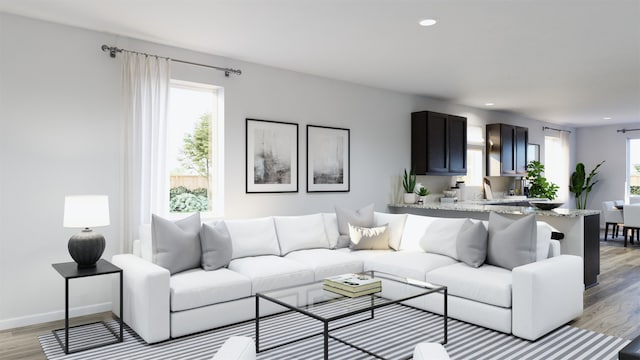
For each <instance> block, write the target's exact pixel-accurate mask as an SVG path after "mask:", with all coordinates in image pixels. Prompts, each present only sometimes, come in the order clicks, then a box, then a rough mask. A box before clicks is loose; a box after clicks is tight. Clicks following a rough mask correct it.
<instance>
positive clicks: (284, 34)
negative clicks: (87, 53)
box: [0, 0, 640, 127]
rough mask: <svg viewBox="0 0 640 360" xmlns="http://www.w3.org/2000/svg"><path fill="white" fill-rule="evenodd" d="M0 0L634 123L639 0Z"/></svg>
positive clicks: (108, 28)
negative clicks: (428, 23)
mask: <svg viewBox="0 0 640 360" xmlns="http://www.w3.org/2000/svg"><path fill="white" fill-rule="evenodd" d="M0 11H4V12H7V13H13V14H18V15H24V16H28V17H33V18H38V19H44V20H49V21H53V22H58V23H63V24H69V25H74V26H78V27H82V28H87V29H93V30H98V31H104V32H108V33H113V34H118V35H123V36H128V37H133V38H138V39H143V40H148V41H153V42H157V43H162V44H167V45H172V46H177V47H182V48H187V49H192V50H196V51H201V52H206V53H211V54H215V55H221V56H227V57H230V58H234V59H239V60H244V61H250V62H255V63H260V64H265V65H270V66H275V67H279V68H284V69H290V70H294V71H299V72H303V73H309V74H315V75H319V76H323V77H328V78H333V79H340V80H345V81H349V82H354V83H358V84H364V85H369V86H374V87H379V88H384V89H390V90H394V91H399V92H403V93H410V94H418V95H425V96H430V97H435V98H440V99H446V100H449V101H452V102H455V103H459V104H463V105H469V106H473V107H478V108H490V109H495V110H506V111H513V112H517V113H520V114H524V115H525V116H529V117H531V118H534V119H539V120H542V121H548V122H552V123H556V124H560V125H565V126H578V127H580V126H593V125H603V124H609V123H611V124H622V123H630V122H640V1H638V0H536V1H533V0H186V1H176V0H153V1H152V0H108V1H107V0H20V1H18V0H0ZM424 18H435V19H437V20H438V23H437V24H436V25H435V26H432V27H421V26H419V25H418V21H419V20H421V19H424ZM132 50H135V49H132ZM243 76H245V75H243ZM487 102H492V103H495V105H494V106H491V107H488V106H486V105H485V103H487ZM605 117H610V118H611V119H604V118H605Z"/></svg>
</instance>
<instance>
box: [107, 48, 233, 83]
mask: <svg viewBox="0 0 640 360" xmlns="http://www.w3.org/2000/svg"><path fill="white" fill-rule="evenodd" d="M102 51H104V52H109V56H111V57H112V58H115V57H116V54H117V53H121V52H123V51H125V52H129V53H133V54H140V55H145V56H154V57H157V58H161V59H169V60H171V61H175V62H179V63H183V64H189V65H195V66H202V67H206V68H209V69H214V70H218V71H224V76H226V77H229V74H231V73H233V74H236V75H241V74H242V70H239V69H232V68H223V67H219V66H213V65H206V64H199V63H194V62H191V61H185V60H179V59H173V58H169V57H165V56H159V55H153V54H147V53H143V52H138V51H133V50H127V49H120V48H117V47H115V46H108V45H102Z"/></svg>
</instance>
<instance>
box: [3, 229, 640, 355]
mask: <svg viewBox="0 0 640 360" xmlns="http://www.w3.org/2000/svg"><path fill="white" fill-rule="evenodd" d="M600 244H601V246H600V276H599V277H598V280H599V285H597V286H595V287H593V288H591V289H588V290H587V291H586V292H585V295H584V306H585V309H584V314H583V315H582V316H581V317H580V318H579V319H577V320H575V321H573V322H572V323H571V325H573V326H577V327H580V328H584V329H589V330H593V331H597V332H600V333H603V334H607V335H613V336H618V337H622V338H627V339H633V338H635V337H637V336H640V326H638V324H640V247H635V246H633V247H630V248H624V247H622V241H621V240H617V241H608V242H601V243H600ZM111 318H112V316H111V313H100V314H95V315H90V316H84V317H79V318H75V319H72V321H71V322H72V324H78V323H85V322H92V321H98V320H105V319H111ZM63 326H64V322H63V321H54V322H50V323H45V324H39V325H33V326H27V327H23V328H17V329H11V330H4V331H0V359H2V360H17V359H22V360H44V359H46V358H45V356H44V353H43V352H42V348H41V347H40V343H39V342H38V335H40V334H43V333H47V332H50V331H51V330H53V329H59V328H61V327H63Z"/></svg>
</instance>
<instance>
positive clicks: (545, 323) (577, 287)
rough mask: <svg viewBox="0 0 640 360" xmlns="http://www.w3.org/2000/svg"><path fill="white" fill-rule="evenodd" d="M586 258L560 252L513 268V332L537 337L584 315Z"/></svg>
mask: <svg viewBox="0 0 640 360" xmlns="http://www.w3.org/2000/svg"><path fill="white" fill-rule="evenodd" d="M582 272H583V268H582V258H581V257H579V256H574V255H560V256H555V257H552V258H549V259H545V260H541V261H537V262H534V263H531V264H527V265H523V266H519V267H516V268H514V269H513V273H512V275H513V287H512V292H513V295H512V296H513V303H512V332H513V334H514V335H515V336H518V337H520V338H523V339H527V340H532V341H533V340H536V339H538V338H539V337H541V336H542V335H545V334H546V333H548V332H550V331H551V330H553V329H555V328H557V327H559V326H561V325H564V324H565V323H567V322H569V321H571V320H573V319H575V318H576V317H578V316H580V315H581V314H582V310H583V298H582V295H583V292H584V283H583V274H582Z"/></svg>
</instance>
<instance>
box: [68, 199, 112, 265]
mask: <svg viewBox="0 0 640 360" xmlns="http://www.w3.org/2000/svg"><path fill="white" fill-rule="evenodd" d="M107 225H109V198H108V197H107V196H106V195H76V196H65V198H64V220H63V226H64V227H65V228H82V229H83V230H82V231H81V232H79V233H78V234H75V235H73V236H72V237H71V238H70V239H69V244H68V248H69V254H70V255H71V257H72V258H73V260H74V261H75V262H76V263H78V268H91V267H95V266H96V262H97V261H98V260H100V257H101V256H102V253H103V252H104V247H105V240H104V236H102V235H101V234H99V233H97V232H95V231H93V230H91V229H90V228H92V227H98V226H107Z"/></svg>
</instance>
